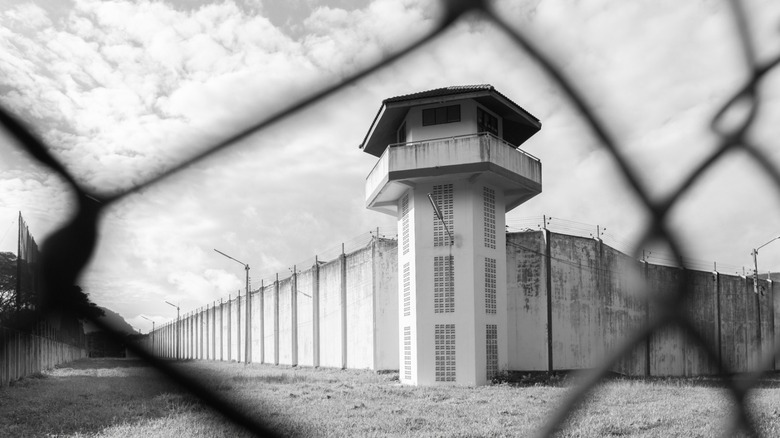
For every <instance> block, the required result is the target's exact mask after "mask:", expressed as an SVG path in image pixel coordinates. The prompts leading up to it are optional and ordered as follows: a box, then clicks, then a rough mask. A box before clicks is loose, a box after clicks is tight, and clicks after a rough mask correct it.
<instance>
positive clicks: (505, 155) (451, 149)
mask: <svg viewBox="0 0 780 438" xmlns="http://www.w3.org/2000/svg"><path fill="white" fill-rule="evenodd" d="M477 163H490V164H491V165H495V166H497V167H498V168H503V169H505V170H506V171H508V173H510V174H515V175H519V176H522V177H523V178H525V179H527V180H529V181H532V182H534V183H538V184H541V182H542V179H541V177H542V173H541V169H542V165H541V161H540V160H539V159H538V158H536V157H535V156H533V155H531V154H529V153H527V152H525V151H523V150H520V149H519V148H517V147H515V146H513V145H512V144H510V143H508V142H506V141H504V140H502V139H500V138H498V137H496V136H495V135H492V134H489V133H479V134H470V135H460V136H454V137H444V138H436V139H430V140H421V141H413V142H405V143H394V144H391V145H389V146H388V148H387V149H386V150H385V152H384V153H383V154H382V156H381V157H380V158H379V161H378V162H377V163H376V165H375V166H374V168H373V169H372V170H371V173H369V174H368V177H367V178H366V191H367V193H366V195H367V198H368V199H367V200H368V201H370V200H371V199H373V197H374V196H375V195H377V194H378V192H377V190H379V189H381V188H382V187H383V186H384V185H385V184H387V183H389V182H391V181H392V180H393V179H394V177H393V176H392V173H393V172H403V171H413V170H424V169H434V168H442V167H447V166H458V167H461V168H462V167H463V166H467V165H471V164H477ZM453 168H455V167H453ZM405 173H406V174H407V175H408V172H405ZM383 197H384V196H383Z"/></svg>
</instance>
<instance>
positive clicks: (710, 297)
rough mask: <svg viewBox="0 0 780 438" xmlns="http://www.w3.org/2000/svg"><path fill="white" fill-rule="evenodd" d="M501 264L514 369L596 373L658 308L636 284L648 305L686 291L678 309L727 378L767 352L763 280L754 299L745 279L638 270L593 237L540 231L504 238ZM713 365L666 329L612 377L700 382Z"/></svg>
mask: <svg viewBox="0 0 780 438" xmlns="http://www.w3.org/2000/svg"><path fill="white" fill-rule="evenodd" d="M546 235H549V257H548V252H547V251H548V245H547V240H546V239H545V236H546ZM507 265H508V270H507V272H508V274H507V276H508V278H507V280H508V284H507V294H508V309H507V312H508V315H509V332H510V346H509V354H510V369H513V370H546V369H548V367H549V360H548V357H551V358H552V369H556V370H558V369H580V368H591V367H595V366H597V365H598V364H599V363H600V362H601V361H602V360H603V358H604V357H605V355H606V354H608V352H610V351H612V350H613V349H614V348H616V347H617V346H618V345H619V344H620V343H621V341H623V339H624V337H625V336H626V335H628V334H631V333H633V332H634V331H635V330H636V329H637V328H639V327H641V326H642V324H644V323H645V321H647V319H648V318H651V317H654V316H655V313H654V312H656V311H657V310H656V309H655V308H654V307H653V306H650V307H648V305H647V303H646V301H645V299H644V298H643V297H642V296H641V292H640V291H641V290H643V288H642V285H643V284H646V290H647V291H648V293H650V294H652V295H653V296H655V297H663V296H669V295H670V294H675V293H677V290H676V288H677V287H679V286H678V285H680V284H682V285H683V287H684V288H685V290H686V291H687V293H688V294H689V295H688V299H687V301H686V302H685V303H684V304H683V305H684V306H685V312H686V315H687V318H688V320H689V321H690V322H691V324H692V325H693V327H694V328H695V329H697V330H698V331H699V332H700V334H701V336H702V337H703V339H704V340H705V342H707V343H708V345H710V346H711V347H712V348H713V350H714V351H715V352H716V353H717V354H718V355H720V357H722V359H723V363H724V364H725V366H726V367H727V368H728V370H729V371H732V372H745V371H749V370H752V369H755V367H756V366H757V365H758V359H759V357H760V352H761V351H765V352H768V351H771V346H772V344H773V340H774V332H775V327H776V326H777V325H778V322H777V321H778V316H779V315H778V310H777V309H778V306H777V305H776V304H780V299H778V298H776V297H774V295H773V292H774V291H773V284H771V283H769V282H767V281H759V286H760V287H761V288H762V289H763V290H764V291H765V293H764V295H758V296H756V295H755V294H754V293H753V282H752V279H750V278H748V279H745V278H741V277H737V276H729V275H722V274H715V273H712V272H701V271H691V270H687V271H684V270H682V269H679V268H674V267H668V266H657V265H650V264H645V263H641V262H639V261H637V260H635V259H633V258H632V257H630V256H627V255H625V254H623V253H621V252H619V251H617V250H615V249H613V248H610V247H608V246H606V245H603V244H602V243H601V242H600V241H598V240H595V239H588V238H581V237H574V236H568V235H561V234H556V233H549V234H547V233H546V232H544V231H538V232H525V233H515V234H509V235H508V236H507ZM548 266H549V271H548ZM548 272H549V274H548ZM645 282H646V283H645ZM548 285H549V287H548ZM548 290H549V291H551V292H552V295H551V296H550V297H548ZM548 299H549V302H550V303H551V308H550V315H549V316H548V314H547V312H548V308H547V303H548ZM775 300H778V303H774V301H775ZM759 303H760V309H761V312H760V318H759V313H758V311H757V309H758V308H759ZM548 318H549V321H550V322H551V324H549V325H548ZM759 319H760V328H761V331H760V333H759ZM550 326H551V331H552V343H551V344H550V343H548V341H547V340H548V336H549V333H548V327H550ZM712 359H713V358H712V357H710V356H709V355H708V354H707V353H706V351H705V349H704V348H703V347H702V346H700V345H699V344H698V343H697V342H695V341H693V340H692V339H690V338H689V336H688V333H685V332H683V330H682V329H681V328H680V327H678V326H677V325H669V326H665V327H662V328H660V329H658V330H656V331H655V332H654V333H653V334H652V335H651V337H650V339H649V341H648V342H640V343H638V344H637V345H636V346H635V347H634V349H633V350H632V351H631V352H630V353H629V354H628V355H627V356H624V357H623V359H622V360H620V361H619V363H618V364H616V366H614V367H613V371H617V372H620V373H624V374H629V375H648V374H649V375H654V376H682V375H689V376H690V375H707V374H713V373H716V372H717V365H716V362H715V361H713V360H712Z"/></svg>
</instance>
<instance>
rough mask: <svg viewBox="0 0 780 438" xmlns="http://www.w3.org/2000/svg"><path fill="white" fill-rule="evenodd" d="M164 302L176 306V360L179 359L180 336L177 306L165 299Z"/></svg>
mask: <svg viewBox="0 0 780 438" xmlns="http://www.w3.org/2000/svg"><path fill="white" fill-rule="evenodd" d="M165 304H168V305H169V306H173V307H175V308H176V360H179V342H180V341H179V339H180V336H181V334H180V333H181V324H180V319H179V306H177V305H176V304H173V303H171V302H168V301H166V302H165Z"/></svg>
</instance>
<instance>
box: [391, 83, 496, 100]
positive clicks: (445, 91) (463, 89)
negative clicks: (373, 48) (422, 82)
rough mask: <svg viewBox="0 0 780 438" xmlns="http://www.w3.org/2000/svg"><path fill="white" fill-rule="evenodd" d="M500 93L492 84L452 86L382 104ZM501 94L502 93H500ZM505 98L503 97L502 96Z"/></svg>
mask: <svg viewBox="0 0 780 438" xmlns="http://www.w3.org/2000/svg"><path fill="white" fill-rule="evenodd" d="M485 90H488V91H494V92H496V93H498V91H497V90H496V89H495V87H493V86H492V85H490V84H477V85H450V86H448V87H441V88H434V89H432V90H426V91H418V92H416V93H410V94H402V95H400V96H394V97H388V98H387V99H385V100H383V101H382V103H393V102H403V101H405V100H413V99H424V98H428V97H441V96H449V95H453V94H461V93H470V92H473V91H485ZM498 94H501V93H498ZM502 96H503V95H502ZM504 97H505V98H506V96H504Z"/></svg>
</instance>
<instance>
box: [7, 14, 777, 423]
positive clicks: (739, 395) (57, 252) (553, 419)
mask: <svg viewBox="0 0 780 438" xmlns="http://www.w3.org/2000/svg"><path fill="white" fill-rule="evenodd" d="M441 3H442V6H443V14H442V16H441V18H440V20H439V22H438V24H437V25H436V26H435V28H434V29H432V30H431V31H429V33H428V34H426V35H424V36H422V37H421V38H420V39H418V40H417V41H414V42H413V43H411V44H409V45H408V46H407V47H405V48H403V49H402V50H399V51H397V52H394V53H392V54H390V55H388V56H387V57H385V58H384V59H383V60H381V61H379V62H377V63H375V64H373V65H371V66H369V67H368V68H365V69H364V70H362V71H360V72H357V73H355V74H352V75H351V76H348V77H347V78H345V79H344V80H343V81H341V82H340V83H338V84H335V85H333V86H329V87H326V88H324V89H322V90H321V91H319V92H315V93H313V94H312V95H310V96H309V97H308V98H304V99H302V100H300V101H298V102H297V103H295V104H293V105H291V106H288V107H286V108H284V109H282V110H280V111H278V112H276V113H274V114H273V115H271V116H270V117H268V118H266V119H264V120H262V121H259V122H257V123H255V124H254V125H252V126H250V127H249V128H247V129H244V130H242V131H240V132H237V133H235V134H234V135H232V136H230V137H229V138H227V139H225V140H223V141H221V142H219V143H216V144H214V145H213V146H211V147H210V148H208V149H207V150H205V151H204V152H201V153H199V154H196V155H195V156H193V157H191V158H189V159H185V160H183V161H181V162H180V163H179V164H178V165H176V166H174V167H172V168H171V169H169V170H168V171H166V172H164V173H160V174H158V175H156V176H153V177H151V178H149V179H147V180H146V181H144V182H142V183H140V184H138V185H136V186H134V187H132V188H130V189H128V190H125V191H123V192H120V193H115V194H111V195H102V194H99V193H95V192H92V191H90V190H88V189H86V188H84V187H82V186H80V185H79V184H78V182H77V181H76V179H75V178H74V177H73V176H72V175H71V174H70V173H69V172H68V171H67V170H66V168H65V167H64V166H63V165H62V164H61V163H60V162H59V161H58V160H56V159H55V158H54V157H53V156H52V155H51V154H50V153H49V151H48V148H47V147H46V145H44V143H43V142H42V141H41V140H39V139H38V138H37V137H36V136H35V135H34V134H32V131H31V130H29V129H27V128H25V127H24V125H23V124H22V123H21V122H20V121H18V120H17V119H16V118H15V117H14V116H12V115H11V114H10V113H9V112H8V111H6V110H0V123H2V124H3V126H5V127H6V129H7V130H8V131H9V133H10V134H11V135H12V136H14V137H15V138H16V139H17V140H18V142H19V143H20V144H21V145H22V147H23V148H24V149H25V150H27V151H28V152H29V153H30V154H31V155H32V156H34V157H35V158H36V159H37V160H38V161H39V162H41V163H42V164H44V165H45V166H47V167H49V168H50V169H52V170H53V171H55V172H57V173H58V174H59V175H61V176H62V177H63V178H64V179H65V181H66V183H67V184H68V185H69V186H70V187H71V188H72V189H73V190H74V192H75V193H76V200H77V212H76V214H75V216H74V217H73V219H72V220H71V221H70V222H69V223H67V224H66V225H65V226H63V227H62V228H60V229H59V230H58V231H56V232H55V233H53V234H52V235H51V236H50V237H49V238H48V239H46V241H45V242H44V244H43V245H42V265H43V270H44V282H45V283H44V286H45V288H44V291H45V292H44V307H45V306H46V303H57V302H58V301H60V300H57V299H56V294H57V293H58V292H57V291H58V290H59V289H61V288H62V287H63V286H69V285H74V284H75V283H76V280H77V278H78V276H79V274H80V272H81V271H82V269H83V268H84V266H85V265H86V263H87V262H88V261H89V259H90V256H91V255H92V252H93V251H94V248H95V243H96V240H97V234H96V229H97V225H98V221H99V220H100V216H101V214H102V213H103V212H104V211H105V209H106V208H107V207H108V206H110V205H112V204H113V203H114V202H116V201H118V200H120V199H122V198H124V197H126V196H127V195H129V194H132V193H136V192H139V191H140V190H142V189H144V188H146V187H149V186H152V185H154V184H156V183H158V182H160V181H162V180H163V179H165V178H168V177H169V176H171V175H174V174H176V173H178V172H180V171H182V170H184V169H185V168H187V167H188V166H190V165H192V164H194V163H196V162H200V161H202V160H204V159H205V158H207V157H210V156H212V155H214V154H216V153H217V152H219V151H221V150H223V149H225V148H227V147H229V146H231V145H234V144H236V143H237V142H239V141H240V140H243V139H246V138H247V137H248V136H250V135H251V134H253V133H256V132H258V131H261V130H263V129H265V128H266V127H269V126H271V125H273V124H275V123H277V122H279V121H281V120H283V119H286V118H288V117H290V116H292V115H294V114H296V113H298V112H299V111H301V110H303V109H304V108H307V107H309V106H310V105H312V104H314V103H315V102H318V101H321V100H322V99H324V98H326V97H328V96H331V95H333V94H334V93H336V92H337V91H339V90H341V89H343V88H344V87H346V86H348V85H350V84H353V83H355V82H356V81H358V80H360V79H363V78H366V77H368V76H369V75H372V74H373V73H374V72H377V71H378V70H380V69H382V68H383V67H385V66H388V65H389V64H391V63H394V62H395V61H397V60H399V59H400V58H402V57H405V56H407V55H409V54H410V53H412V52H415V51H418V50H420V49H422V48H423V47H425V46H426V45H428V44H429V43H431V42H432V41H433V40H434V39H436V38H438V37H440V36H441V35H442V34H443V32H444V31H445V30H447V29H448V28H450V27H451V26H452V25H453V23H455V22H457V21H459V20H460V19H461V18H462V17H463V16H464V14H466V13H474V14H475V15H478V16H479V17H481V19H483V20H485V21H488V22H492V23H493V24H495V25H496V26H497V27H498V28H499V29H501V30H502V31H503V32H504V33H505V34H506V35H507V36H508V37H509V38H510V39H511V40H513V41H514V42H515V43H516V44H517V46H518V48H519V49H521V50H522V51H524V52H525V53H526V54H527V55H528V56H529V57H530V59H531V60H533V61H534V62H535V63H536V64H537V65H538V66H539V67H540V68H541V69H542V71H543V72H544V73H545V74H546V75H547V76H548V77H549V78H550V79H551V80H552V81H553V83H554V84H555V85H557V87H559V89H560V90H562V91H563V93H564V94H565V96H566V97H567V98H568V100H569V102H570V104H571V106H572V107H573V108H574V109H575V110H576V112H577V113H578V114H579V115H580V116H581V117H582V119H583V120H584V121H585V123H586V125H587V126H588V128H589V129H590V130H591V131H592V133H593V135H595V137H596V139H597V140H598V142H599V144H600V146H601V147H602V148H603V149H604V150H605V151H606V152H608V154H609V155H610V156H611V157H612V159H613V160H614V162H615V163H616V164H617V167H618V168H619V170H620V172H621V174H622V176H623V178H624V179H625V182H626V184H627V186H628V187H630V189H631V190H632V192H633V195H634V196H635V197H636V198H637V200H639V201H640V202H641V204H642V205H643V206H644V208H645V210H646V211H647V213H648V214H649V216H650V219H651V220H650V223H649V225H648V227H647V229H646V230H644V233H643V234H642V237H641V239H639V242H638V243H637V247H638V248H641V246H643V245H645V244H647V243H648V242H651V241H662V242H665V243H666V244H667V245H668V247H669V249H670V252H671V253H672V254H673V257H674V259H676V260H677V262H678V264H679V265H681V266H682V265H684V263H683V260H682V255H681V254H682V251H681V246H680V244H679V239H677V238H676V237H675V235H674V233H673V232H672V231H671V229H670V225H669V223H668V220H667V218H668V215H669V212H670V210H671V209H672V208H673V207H674V206H675V205H676V204H677V203H678V201H679V200H680V199H681V197H682V196H683V195H684V194H686V193H687V192H688V191H689V189H690V188H691V187H692V186H693V184H694V183H695V182H697V181H698V180H699V178H700V177H701V176H702V174H703V173H704V172H705V171H706V170H708V169H709V168H710V167H712V166H713V164H714V163H716V162H718V161H719V160H720V159H721V158H722V157H723V156H724V155H726V154H727V153H728V152H730V151H734V150H739V151H741V152H743V153H745V154H747V155H748V156H749V157H750V158H751V159H752V160H753V161H754V162H755V163H756V164H758V166H759V167H760V168H761V169H762V170H763V172H764V173H765V174H766V175H767V176H769V177H770V178H771V180H772V181H773V182H774V184H775V186H776V187H777V188H780V172H779V171H778V169H776V168H775V167H773V166H772V165H771V164H770V163H771V162H770V160H769V159H768V157H767V156H766V155H765V153H763V152H762V151H761V150H760V149H759V148H758V147H756V145H755V144H753V143H751V141H750V139H749V137H748V136H747V132H748V130H749V128H750V127H751V126H752V124H753V122H754V120H755V119H756V116H757V115H758V114H759V111H760V108H761V100H762V99H761V95H760V93H759V92H758V85H759V84H760V83H761V81H762V79H764V78H765V76H766V75H767V73H768V72H770V71H771V70H772V69H774V68H775V67H776V66H777V65H778V63H780V56H777V57H774V58H772V59H770V60H769V61H768V62H763V63H760V62H759V61H758V59H757V57H756V54H755V48H754V46H753V44H752V42H751V38H750V33H749V30H748V25H747V21H746V17H745V12H744V10H743V5H742V4H741V3H740V2H739V1H737V0H731V1H730V2H729V3H730V6H731V15H732V17H733V19H734V22H735V23H736V28H737V35H736V37H737V38H738V39H739V42H740V44H741V51H742V57H743V59H742V61H741V62H742V63H744V65H745V66H746V67H747V69H748V71H749V77H748V79H747V81H746V82H745V83H744V84H743V85H742V86H741V87H740V88H739V89H738V90H736V91H735V92H734V93H733V95H732V97H731V99H729V100H728V102H727V103H726V104H725V105H723V107H722V108H721V109H720V110H719V111H718V112H717V114H716V116H715V117H714V118H713V119H712V121H711V129H712V131H713V132H714V133H715V134H716V135H717V137H718V144H717V147H716V149H715V151H714V152H712V153H711V154H710V155H709V156H708V157H706V158H705V159H704V160H702V161H701V162H700V163H699V164H698V166H696V167H695V168H694V169H693V171H692V172H690V173H689V175H688V176H687V178H685V180H684V181H683V182H682V183H681V184H680V185H679V186H678V188H677V190H675V191H674V192H673V193H672V194H671V195H669V196H667V197H665V198H662V199H660V200H658V201H654V200H653V199H651V197H650V194H649V190H648V187H646V186H644V185H643V184H642V183H641V181H640V180H639V178H638V173H637V172H635V168H634V166H632V165H631V164H630V163H629V161H628V160H627V159H626V156H625V155H624V152H621V150H620V149H619V148H618V147H617V142H616V140H615V139H614V137H613V136H612V134H611V133H610V131H609V129H607V125H606V124H605V123H604V121H603V120H602V118H601V117H600V116H599V114H598V113H596V112H595V111H593V109H592V105H591V104H590V102H589V101H588V100H587V99H585V97H584V95H583V94H582V93H581V91H580V89H579V88H578V87H577V84H576V83H575V82H574V81H572V80H571V79H570V78H568V77H566V75H565V74H564V73H563V72H562V70H561V69H560V68H558V67H557V66H556V63H555V62H554V61H553V60H552V59H551V58H550V57H548V55H547V54H545V52H543V51H542V50H541V49H540V47H539V46H538V45H537V44H536V43H535V42H533V41H531V40H530V39H529V38H528V37H527V36H526V35H525V33H523V32H522V31H520V30H518V29H516V28H514V27H513V26H512V25H511V24H510V23H509V22H508V21H507V19H506V17H503V16H501V15H500V14H498V13H497V12H496V11H495V10H494V9H493V8H492V7H491V5H490V4H489V3H488V2H487V1H486V0H452V1H442V2H441ZM745 105H747V107H748V109H749V111H748V113H747V115H746V116H745V117H743V119H742V121H741V123H737V124H727V123H726V120H727V118H728V117H727V116H729V115H730V114H731V113H732V112H734V111H736V110H737V109H738V107H744V106H745ZM687 276H688V274H687V273H686V271H683V273H682V275H681V276H680V281H679V282H678V283H677V284H676V285H675V287H674V288H673V289H674V292H675V293H672V294H654V293H651V292H652V291H647V290H645V291H644V295H645V297H647V300H648V301H649V302H650V303H649V304H651V305H653V306H655V307H656V308H657V310H658V311H657V312H654V315H655V316H653V317H652V318H650V319H649V320H648V321H647V323H646V324H645V325H644V326H643V327H641V328H640V329H639V330H637V331H636V332H634V333H631V334H629V335H628V336H627V337H626V338H625V340H624V341H623V342H622V344H620V345H619V346H618V348H616V349H615V350H614V351H613V352H612V353H611V354H610V355H609V356H608V357H606V358H605V359H604V360H603V362H602V363H601V364H600V365H599V366H598V367H597V368H595V369H593V370H591V371H589V372H588V373H587V374H586V375H585V376H584V377H583V380H582V381H581V384H580V385H578V386H576V387H574V388H572V390H571V391H570V392H569V393H568V394H567V396H566V397H565V399H564V400H563V403H562V404H561V405H560V406H559V407H558V408H557V409H556V410H555V411H554V412H552V413H551V414H550V416H549V417H548V418H547V419H546V421H545V424H544V425H543V426H542V427H541V428H540V429H539V431H538V435H539V436H549V435H552V434H554V433H556V432H558V431H560V430H561V428H563V427H564V425H565V424H566V420H567V418H569V417H570V416H571V415H573V414H574V413H575V412H576V411H577V409H578V408H579V406H580V405H581V404H582V403H583V401H584V400H585V398H586V396H587V395H588V394H589V393H590V391H592V390H593V389H594V388H595V387H596V386H597V385H598V383H599V382H600V381H601V379H602V378H604V377H605V375H606V374H607V373H608V372H609V370H610V368H611V367H612V366H613V365H614V364H615V363H616V362H617V361H618V360H619V358H620V357H622V356H623V355H625V354H627V353H628V352H629V351H630V350H631V349H632V348H634V346H635V345H637V344H639V343H641V342H644V341H646V340H647V339H648V338H649V336H650V335H651V334H652V333H653V332H654V331H656V330H658V329H660V328H663V327H666V326H669V325H674V326H677V327H679V328H680V329H682V330H683V332H685V333H686V334H687V336H689V337H690V338H691V339H692V340H693V341H694V342H696V343H698V344H700V345H701V346H702V347H703V348H704V350H705V351H706V353H707V355H708V356H709V358H710V360H712V361H713V362H714V363H718V364H719V370H720V371H721V372H722V373H727V372H729V371H730V370H728V369H726V368H725V367H724V366H723V364H720V363H719V362H718V357H717V354H715V349H714V346H713V345H711V344H710V343H709V342H707V341H706V340H705V338H704V337H703V336H702V334H701V333H700V332H699V331H698V330H697V329H696V328H695V327H694V326H693V324H692V323H691V322H690V321H689V320H688V319H687V318H686V315H685V313H684V306H683V305H682V304H683V302H684V301H685V300H686V298H687V297H688V295H689V294H690V291H689V290H686V288H685V287H684V285H685V284H686V280H687ZM659 297H661V298H659ZM93 322H94V323H95V324H96V325H97V326H98V327H99V328H101V329H103V330H106V331H108V332H110V333H113V335H114V336H115V337H116V338H117V339H120V338H121V335H120V334H118V333H115V332H113V331H111V329H110V327H107V326H106V325H105V324H103V323H101V322H100V321H99V320H95V321H93ZM778 340H780V338H778ZM779 347H780V346H778V345H775V346H774V351H773V354H766V355H763V357H762V359H761V362H760V366H759V367H758V368H757V369H756V370H755V371H754V372H752V373H751V374H750V375H749V376H747V377H743V378H740V379H739V380H736V379H725V380H724V382H725V384H726V387H727V388H728V391H729V394H730V395H731V397H732V398H733V401H734V405H733V408H734V421H732V422H731V423H730V425H729V428H728V430H726V431H725V435H726V436H732V435H733V434H735V433H736V432H738V431H740V430H741V431H743V432H745V433H747V434H749V435H757V429H756V427H755V424H754V422H753V421H752V419H751V416H750V415H749V412H748V408H747V402H746V401H747V400H746V397H747V395H748V391H749V390H750V388H751V387H752V386H753V385H755V384H756V383H757V381H758V379H759V378H761V376H762V374H763V372H764V371H765V370H769V369H771V368H772V365H773V362H774V359H775V354H776V352H777V351H779V350H780V348H779ZM130 348H131V349H132V350H134V352H135V353H136V354H138V355H139V356H140V357H141V358H142V359H144V360H146V361H147V362H148V363H149V364H151V365H152V366H154V367H156V368H157V369H159V370H160V371H162V372H163V373H165V374H166V375H167V376H168V377H169V378H170V379H172V380H173V381H175V382H176V383H178V384H180V385H182V386H183V387H185V388H187V389H188V390H189V391H190V392H191V393H192V394H194V395H195V396H197V397H199V398H200V399H201V400H202V401H203V402H204V403H205V404H207V405H209V406H210V407H212V408H214V409H215V410H216V411H218V412H220V413H221V414H223V415H225V416H226V417H227V418H228V419H230V420H231V421H233V422H234V423H236V424H237V425H240V426H242V427H244V428H246V429H247V430H249V431H251V432H253V433H256V434H259V435H274V434H275V432H274V431H271V430H269V429H268V428H267V427H266V426H265V425H264V424H263V421H262V419H258V418H257V417H253V416H249V415H247V414H246V413H245V412H244V411H243V410H241V409H239V408H237V407H236V406H235V405H233V404H232V402H230V401H229V400H228V399H226V398H225V397H223V396H221V395H220V394H219V393H217V392H215V391H213V390H210V389H209V388H207V387H206V385H204V384H202V383H200V382H198V381H196V380H195V379H193V378H191V377H189V376H187V375H186V374H183V373H182V372H180V371H177V370H176V369H175V367H174V366H172V365H171V364H170V363H168V362H166V361H163V360H160V359H158V358H156V357H154V356H153V355H152V354H150V353H148V352H147V351H145V350H143V349H142V348H139V347H137V346H131V347H130Z"/></svg>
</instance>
